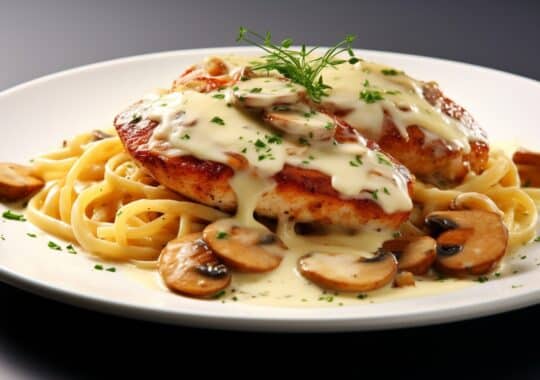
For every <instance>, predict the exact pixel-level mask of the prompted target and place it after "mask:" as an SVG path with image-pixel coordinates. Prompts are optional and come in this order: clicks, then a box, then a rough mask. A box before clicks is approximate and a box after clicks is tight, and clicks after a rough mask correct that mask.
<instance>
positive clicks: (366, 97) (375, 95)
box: [360, 90, 384, 104]
mask: <svg viewBox="0 0 540 380" xmlns="http://www.w3.org/2000/svg"><path fill="white" fill-rule="evenodd" d="M360 99H361V100H363V101H364V102H366V103H367V104H372V103H375V102H378V101H379V100H383V99H384V97H383V96H382V93H381V92H380V91H377V90H362V91H361V92H360Z"/></svg>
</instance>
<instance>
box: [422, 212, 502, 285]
mask: <svg viewBox="0 0 540 380" xmlns="http://www.w3.org/2000/svg"><path fill="white" fill-rule="evenodd" d="M443 221H445V222H443ZM426 224H427V225H428V226H440V225H445V226H452V227H451V228H447V229H446V230H445V231H441V232H438V233H436V240H437V249H436V253H437V259H436V261H435V266H436V268H437V270H439V271H440V272H443V273H446V274H450V275H455V276H463V275H467V274H474V275H478V274H485V273H487V272H489V271H490V270H491V269H492V268H494V267H495V266H496V265H497V263H498V262H499V261H500V260H501V258H502V257H503V256H504V254H505V252H506V247H507V245H508V231H507V229H506V226H505V225H504V223H503V222H502V219H501V217H500V216H499V215H497V214H496V213H493V212H489V211H484V210H463V211H437V212H433V213H431V214H429V215H428V216H427V218H426Z"/></svg>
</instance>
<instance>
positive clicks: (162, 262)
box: [158, 232, 231, 297]
mask: <svg viewBox="0 0 540 380" xmlns="http://www.w3.org/2000/svg"><path fill="white" fill-rule="evenodd" d="M158 269H159V273H160V274H161V277H162V278H163V281H164V282H165V284H166V285H167V287H169V288H170V289H171V290H173V291H176V292H178V293H182V294H185V295H188V296H193V297H209V296H212V295H214V294H216V293H217V292H218V291H220V290H222V289H224V288H226V287H227V286H228V285H229V283H230V282H231V274H230V272H229V270H228V269H227V267H226V266H225V265H224V264H223V263H222V262H221V261H220V260H219V258H218V257H217V256H216V255H215V254H214V252H213V251H212V250H211V249H210V247H208V245H207V244H206V243H205V242H204V240H203V239H202V234H201V233H200V232H198V233H193V234H189V235H186V236H183V237H181V238H178V239H174V240H171V241H170V242H169V243H167V245H166V246H165V248H163V251H162V252H161V256H160V257H159V266H158Z"/></svg>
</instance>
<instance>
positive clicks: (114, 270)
mask: <svg viewBox="0 0 540 380" xmlns="http://www.w3.org/2000/svg"><path fill="white" fill-rule="evenodd" d="M105 270H106V271H107V272H116V268H115V267H109V268H107V269H105Z"/></svg>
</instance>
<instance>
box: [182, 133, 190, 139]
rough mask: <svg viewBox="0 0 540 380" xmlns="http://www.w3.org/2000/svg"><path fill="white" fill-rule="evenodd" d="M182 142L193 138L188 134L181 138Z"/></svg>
mask: <svg viewBox="0 0 540 380" xmlns="http://www.w3.org/2000/svg"><path fill="white" fill-rule="evenodd" d="M180 138H181V139H182V140H189V139H190V138H191V136H190V135H188V134H187V133H186V134H184V135H183V136H182V137H180Z"/></svg>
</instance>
